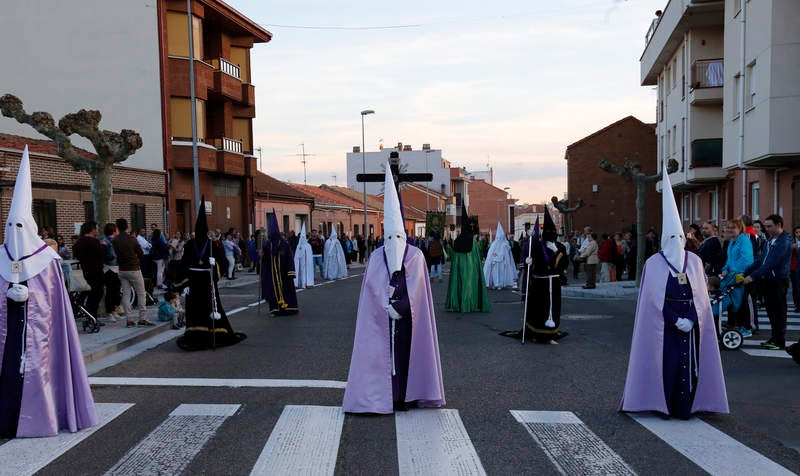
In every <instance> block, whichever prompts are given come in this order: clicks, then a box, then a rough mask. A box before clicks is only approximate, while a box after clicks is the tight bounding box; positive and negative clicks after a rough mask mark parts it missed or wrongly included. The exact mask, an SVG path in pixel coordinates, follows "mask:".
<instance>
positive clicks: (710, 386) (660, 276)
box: [620, 253, 729, 417]
mask: <svg viewBox="0 0 800 476" xmlns="http://www.w3.org/2000/svg"><path fill="white" fill-rule="evenodd" d="M686 275H687V277H688V279H689V285H690V286H691V292H690V293H688V294H687V293H686V292H685V290H681V289H680V288H681V286H677V279H676V283H673V284H672V285H670V284H669V281H670V278H672V276H671V274H670V270H669V266H668V265H667V262H666V260H665V259H664V258H663V257H662V256H661V255H660V254H655V255H653V256H651V257H650V258H649V259H648V260H647V262H646V263H645V268H644V271H643V272H642V287H641V289H640V290H639V301H638V303H637V305H636V321H635V323H634V327H633V339H632V342H631V355H630V361H629V363H628V374H627V378H626V379H625V390H624V392H623V396H622V403H621V405H620V410H622V411H625V412H644V411H657V412H661V413H664V414H667V415H671V414H673V413H672V412H675V413H674V415H675V416H679V417H686V416H688V415H687V414H686V411H687V410H688V412H689V413H696V412H713V413H728V412H729V410H728V397H727V393H726V390H725V377H724V376H723V374H722V361H721V359H720V355H719V345H718V343H717V332H716V326H715V325H714V317H713V315H712V313H711V304H710V302H709V300H708V291H707V288H706V282H705V273H704V272H703V263H702V261H701V260H700V258H699V257H697V255H695V254H693V253H687V254H686ZM668 293H669V294H668ZM667 298H670V300H672V299H675V301H670V304H668V305H665V303H666V302H667ZM682 299H686V300H689V302H685V301H684V302H681V300H682ZM689 309H691V312H690V313H687V311H689ZM676 313H677V314H686V315H683V316H676ZM695 316H696V318H695ZM677 317H687V318H690V319H691V320H693V321H695V322H696V324H695V328H694V330H693V331H692V332H690V333H689V334H687V335H686V336H685V337H686V338H684V337H683V336H680V335H677V334H675V332H679V333H681V334H683V332H681V331H679V330H677V329H675V327H674V324H675V320H677ZM692 334H696V335H697V334H699V335H697V337H694V338H692ZM692 341H694V343H695V344H696V346H694V347H693V346H691V345H690V343H691V342H692ZM691 351H695V355H696V357H697V358H696V361H695V362H694V363H693V366H695V367H696V369H697V374H696V378H695V377H693V378H691V379H687V382H685V387H684V386H683V383H681V382H680V380H681V376H682V375H684V374H682V372H683V369H682V366H683V362H684V359H683V355H682V354H684V353H686V354H687V356H686V361H688V360H689V355H690V353H691ZM688 371H689V369H688V368H687V371H686V374H685V375H686V376H687V377H688V375H689V373H688ZM692 374H694V373H692ZM667 381H669V382H671V384H669V383H667ZM690 384H691V392H693V398H691V396H689V397H688V400H687V399H681V398H680V392H681V391H682V388H684V389H688V388H689V386H690ZM665 385H669V386H670V388H669V389H666V390H665ZM676 392H677V394H676ZM668 399H669V403H668Z"/></svg>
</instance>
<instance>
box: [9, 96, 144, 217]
mask: <svg viewBox="0 0 800 476" xmlns="http://www.w3.org/2000/svg"><path fill="white" fill-rule="evenodd" d="M0 112H2V114H3V116H5V117H11V118H13V119H16V120H17V122H19V123H21V124H28V125H30V126H31V127H33V128H34V129H35V130H36V131H37V132H39V133H40V134H42V135H44V136H46V137H49V138H50V140H52V141H53V142H55V143H56V145H57V146H58V156H59V157H61V158H62V159H64V160H66V161H67V163H69V164H70V165H71V166H72V168H73V169H74V170H78V171H84V172H86V173H88V174H89V177H90V178H91V180H92V201H93V203H94V219H95V221H96V222H97V223H99V225H100V229H101V230H102V227H103V225H104V224H105V223H108V221H109V218H110V217H111V198H112V194H113V193H112V186H111V171H112V168H113V165H114V164H116V163H119V162H123V161H124V160H126V159H127V158H128V157H130V156H131V155H133V154H134V153H135V152H136V151H137V150H139V149H140V148H141V147H142V137H141V136H140V135H139V133H138V132H136V131H132V130H130V129H123V130H122V131H120V132H119V133H116V132H111V131H106V130H101V129H100V127H99V125H100V119H101V118H102V115H101V114H100V111H92V110H86V109H81V110H80V111H78V112H74V113H70V114H67V115H66V116H64V117H62V118H61V120H60V121H58V125H56V123H55V121H54V120H53V116H51V115H50V113H47V112H34V113H33V114H28V113H27V112H25V109H24V108H23V105H22V101H21V100H20V99H19V98H18V97H16V96H14V95H12V94H5V95H3V96H2V97H0ZM72 134H77V135H79V136H81V137H85V138H86V139H88V140H89V141H90V142H91V143H92V145H93V146H94V150H95V153H96V154H97V158H96V159H95V160H93V159H90V158H86V157H83V156H81V155H80V154H79V153H78V151H77V149H76V148H75V146H73V145H72V141H71V140H70V136H71V135H72Z"/></svg>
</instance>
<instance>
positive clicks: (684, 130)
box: [681, 117, 686, 171]
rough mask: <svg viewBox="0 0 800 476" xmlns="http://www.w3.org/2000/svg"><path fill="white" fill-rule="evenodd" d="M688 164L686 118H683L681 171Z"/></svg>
mask: <svg viewBox="0 0 800 476" xmlns="http://www.w3.org/2000/svg"><path fill="white" fill-rule="evenodd" d="M685 165H686V118H685V117H684V118H682V119H681V171H683V167H684V166H685Z"/></svg>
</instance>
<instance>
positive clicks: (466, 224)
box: [453, 205, 472, 253]
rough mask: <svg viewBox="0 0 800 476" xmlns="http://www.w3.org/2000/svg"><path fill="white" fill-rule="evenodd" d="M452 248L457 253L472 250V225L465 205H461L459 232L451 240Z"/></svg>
mask: <svg viewBox="0 0 800 476" xmlns="http://www.w3.org/2000/svg"><path fill="white" fill-rule="evenodd" d="M453 249H454V250H455V251H457V252H458V253H469V252H470V251H472V226H471V223H470V220H469V213H467V205H462V206H461V234H460V235H458V238H456V239H455V241H454V242H453Z"/></svg>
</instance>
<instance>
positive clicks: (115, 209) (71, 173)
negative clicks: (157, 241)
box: [0, 150, 164, 237]
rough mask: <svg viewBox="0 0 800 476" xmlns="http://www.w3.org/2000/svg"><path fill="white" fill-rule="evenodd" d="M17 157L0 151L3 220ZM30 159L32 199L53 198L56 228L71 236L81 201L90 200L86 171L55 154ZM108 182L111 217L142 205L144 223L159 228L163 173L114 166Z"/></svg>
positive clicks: (81, 212)
mask: <svg viewBox="0 0 800 476" xmlns="http://www.w3.org/2000/svg"><path fill="white" fill-rule="evenodd" d="M21 156H22V154H21V153H20V152H17V151H7V150H6V151H3V150H0V167H1V168H0V170H2V171H0V184H2V186H1V187H0V217H2V218H3V219H4V218H5V217H6V216H8V209H9V207H10V206H11V198H12V196H13V194H14V182H15V181H16V178H17V172H18V171H19V161H20V158H21ZM30 158H31V182H32V183H33V198H34V199H45V200H55V202H56V224H57V227H58V229H57V230H56V231H57V233H59V234H62V235H65V236H70V235H72V234H73V233H74V232H75V229H74V228H75V223H83V221H84V208H83V203H84V202H91V201H92V193H91V189H90V187H91V180H90V178H89V174H87V173H86V172H78V171H75V170H73V169H72V167H70V166H69V165H68V164H67V163H66V162H65V161H64V160H63V159H61V158H58V157H49V156H42V155H38V154H36V153H31V155H30ZM112 183H113V190H114V195H113V197H112V204H111V219H117V218H126V219H128V221H130V220H131V216H130V205H131V204H132V203H137V204H144V205H145V216H146V221H147V224H148V225H149V224H151V223H155V224H156V225H158V226H159V227H162V229H163V225H164V206H163V203H164V173H163V172H157V171H152V170H143V169H133V168H128V167H121V166H115V167H114V171H113V174H112ZM101 226H102V225H101ZM1 236H2V231H0V237H1Z"/></svg>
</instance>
